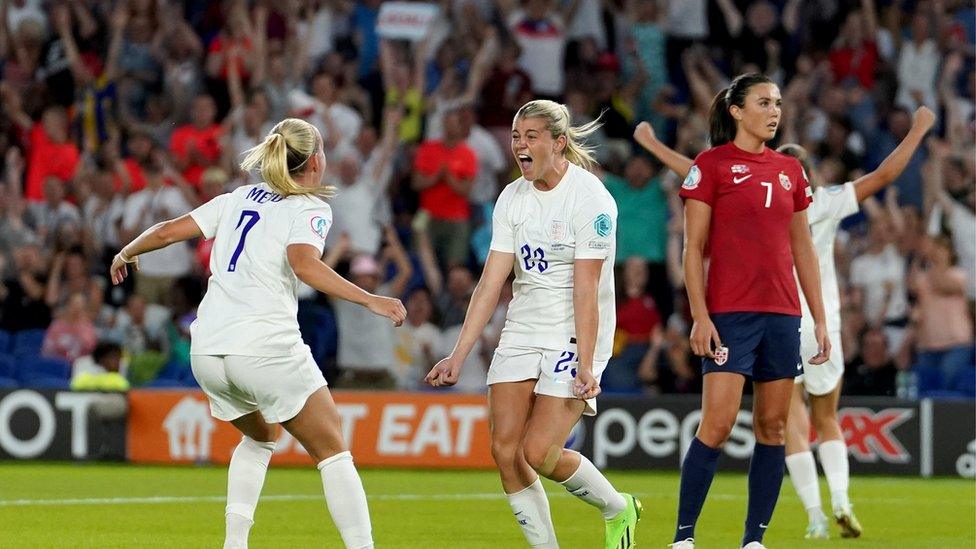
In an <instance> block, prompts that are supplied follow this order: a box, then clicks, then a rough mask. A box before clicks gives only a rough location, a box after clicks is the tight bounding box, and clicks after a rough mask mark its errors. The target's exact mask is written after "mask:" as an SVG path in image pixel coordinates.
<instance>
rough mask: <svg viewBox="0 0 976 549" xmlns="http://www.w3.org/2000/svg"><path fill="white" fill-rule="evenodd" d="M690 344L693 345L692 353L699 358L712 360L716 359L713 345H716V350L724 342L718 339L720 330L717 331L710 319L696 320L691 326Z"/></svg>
mask: <svg viewBox="0 0 976 549" xmlns="http://www.w3.org/2000/svg"><path fill="white" fill-rule="evenodd" d="M688 343H689V344H690V345H691V352H693V353H695V354H696V355H697V356H703V357H706V358H712V359H714V358H715V353H714V352H713V347H712V343H714V344H715V347H714V349H718V348H719V347H721V346H722V340H721V339H719V337H718V330H716V329H715V324H712V319H711V318H708V317H705V318H702V319H699V320H695V323H694V324H692V325H691V335H690V336H688Z"/></svg>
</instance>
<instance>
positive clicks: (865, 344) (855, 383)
mask: <svg viewBox="0 0 976 549" xmlns="http://www.w3.org/2000/svg"><path fill="white" fill-rule="evenodd" d="M860 350H861V352H860V354H858V355H857V356H856V357H854V360H852V361H851V363H850V364H848V365H847V367H846V369H845V371H844V392H845V393H846V394H848V395H868V396H895V389H896V387H895V385H896V378H897V376H898V369H897V368H896V367H895V363H894V361H892V359H891V355H890V354H889V353H888V342H887V341H886V340H885V333H884V331H883V330H881V329H879V328H870V329H868V330H867V331H865V332H864V334H863V335H862V336H861V344H860Z"/></svg>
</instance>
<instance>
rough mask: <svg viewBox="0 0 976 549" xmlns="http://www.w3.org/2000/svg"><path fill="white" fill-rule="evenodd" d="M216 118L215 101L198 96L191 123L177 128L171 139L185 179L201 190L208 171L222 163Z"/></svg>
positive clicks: (171, 144) (170, 143)
mask: <svg viewBox="0 0 976 549" xmlns="http://www.w3.org/2000/svg"><path fill="white" fill-rule="evenodd" d="M216 117H217V106H216V105H215V104H214V100H213V98H212V97H210V96H209V95H206V94H201V95H198V96H197V97H196V98H195V99H194V100H193V105H192V106H191V107H190V118H191V120H192V121H191V123H189V124H184V125H182V126H180V127H178V128H176V131H174V132H173V136H172V138H170V142H169V149H170V152H172V153H173V157H174V158H175V159H176V162H177V165H178V167H179V169H180V171H182V172H183V177H184V178H185V179H186V180H187V181H189V182H190V183H191V184H192V185H193V186H194V187H197V188H199V187H200V178H201V176H202V175H203V172H204V170H206V169H207V168H209V167H210V166H213V165H216V164H217V162H219V161H220V155H221V146H220V136H221V128H220V125H219V124H216V123H215V119H216Z"/></svg>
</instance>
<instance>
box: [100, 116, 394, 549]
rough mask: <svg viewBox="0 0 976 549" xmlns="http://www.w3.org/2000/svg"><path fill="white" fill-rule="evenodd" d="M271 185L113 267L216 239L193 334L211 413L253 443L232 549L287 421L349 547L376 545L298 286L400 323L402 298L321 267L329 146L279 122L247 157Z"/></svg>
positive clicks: (116, 271)
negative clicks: (303, 329)
mask: <svg viewBox="0 0 976 549" xmlns="http://www.w3.org/2000/svg"><path fill="white" fill-rule="evenodd" d="M256 167H259V168H260V171H261V176H262V178H263V180H264V182H263V183H260V184H257V185H245V186H243V187H240V188H238V189H236V190H235V191H233V192H231V193H227V194H222V195H220V196H218V197H216V198H214V199H213V200H211V201H209V202H207V203H206V204H204V205H202V206H200V207H199V208H197V209H195V210H193V211H192V212H190V213H189V214H186V215H183V216H180V217H178V218H176V219H172V220H169V221H164V222H162V223H158V224H156V225H154V226H152V227H150V228H149V229H147V230H146V231H145V232H143V233H142V234H141V235H139V236H138V237H136V239H135V240H133V241H132V242H130V243H129V244H128V245H126V246H125V247H123V248H122V250H121V251H120V252H119V253H118V254H117V255H116V256H115V258H114V259H113V261H112V267H111V273H110V274H111V277H112V282H113V283H115V284H119V283H120V282H122V280H123V279H124V278H125V277H126V276H127V274H128V267H129V266H130V265H131V266H132V267H133V268H134V269H136V270H138V265H139V263H138V256H139V255H140V254H144V253H146V252H150V251H152V250H157V249H160V248H163V247H166V246H169V245H170V244H174V243H177V242H182V241H184V240H190V239H193V238H214V239H215V240H214V245H213V252H212V254H211V256H210V270H211V272H212V273H213V274H212V275H211V277H210V280H209V283H208V286H207V293H206V295H205V296H204V298H203V301H201V303H200V307H199V309H198V313H197V319H196V321H194V323H193V325H192V326H191V329H190V331H191V344H190V355H191V357H190V361H191V365H192V368H193V375H194V377H196V379H197V381H198V382H199V383H200V388H201V389H203V391H204V392H205V393H206V394H207V397H208V398H209V400H210V411H211V414H212V415H213V416H214V417H215V418H217V419H219V420H222V421H228V422H230V423H231V424H233V425H234V427H236V428H237V429H238V430H239V431H240V432H241V433H242V434H243V435H244V436H243V437H242V439H241V443H240V444H239V445H238V446H237V448H236V449H235V450H234V453H233V455H232V456H231V459H230V467H229V470H228V475H227V476H228V479H227V508H226V515H225V516H226V523H227V524H226V526H227V530H226V536H225V539H224V548H225V549H240V548H246V547H247V539H248V534H249V531H250V528H251V525H252V524H253V521H254V509H255V507H256V506H257V502H258V498H259V497H260V495H261V487H262V486H263V484H264V477H265V473H266V472H267V469H268V462H269V461H270V460H271V455H272V453H274V449H275V440H276V439H277V437H278V427H277V425H276V424H281V426H282V427H284V428H285V429H286V430H287V431H288V432H289V433H291V434H292V435H293V436H294V437H295V438H296V439H297V440H298V441H299V442H301V444H302V446H304V447H305V449H306V450H308V453H309V456H311V458H312V459H313V460H314V461H315V463H317V464H318V465H317V466H318V469H319V471H320V472H321V477H322V483H323V486H324V487H325V499H326V503H327V505H328V508H329V512H330V513H331V515H332V520H333V521H334V522H335V525H336V528H337V529H338V530H339V533H340V534H341V536H342V540H343V542H344V543H345V546H346V547H348V548H357V549H362V548H372V547H373V538H372V528H371V525H370V519H369V509H368V508H367V505H366V494H365V492H364V491H363V486H362V483H361V482H360V479H359V473H358V472H357V471H356V468H355V466H354V465H353V461H352V455H351V454H350V453H349V450H348V448H347V447H346V443H345V441H344V440H343V438H342V428H341V426H340V422H339V414H338V411H337V410H336V405H335V402H333V400H332V395H331V394H330V393H329V389H328V388H327V387H326V382H325V379H324V378H323V377H322V373H321V371H319V368H318V366H317V365H316V364H315V361H314V359H313V358H312V354H311V352H310V351H309V348H308V347H307V346H306V345H305V344H304V343H302V338H301V334H300V333H299V331H298V321H297V318H296V315H297V312H298V298H297V292H298V288H299V282H300V281H301V282H304V283H305V284H308V285H309V286H311V287H312V288H315V289H316V290H318V291H320V292H323V293H326V294H329V295H331V296H334V297H337V298H340V299H346V300H348V301H351V302H354V303H358V304H360V305H363V306H365V307H367V308H368V309H369V310H370V311H372V312H373V313H375V314H378V315H381V316H384V317H386V318H389V319H390V321H391V322H393V323H394V324H396V325H397V326H399V325H400V324H401V323H403V320H404V319H405V318H406V310H405V309H404V307H403V305H402V304H401V303H400V301H399V300H397V299H392V298H387V297H381V296H377V295H372V294H369V293H367V292H366V291H364V290H362V289H360V288H359V287H357V286H355V285H354V284H352V283H351V282H349V281H347V280H345V279H343V278H342V277H340V276H339V275H338V274H336V272H335V271H333V270H332V269H330V268H329V267H328V266H327V265H326V264H325V263H323V262H322V260H321V257H322V250H323V247H324V243H325V237H326V235H327V233H328V231H329V228H330V227H331V225H332V209H331V208H330V207H329V205H328V204H326V203H325V201H324V200H322V197H325V196H328V195H329V194H331V190H332V189H331V188H330V187H324V186H322V178H323V175H324V173H325V153H324V152H323V150H322V137H321V136H320V135H319V132H318V130H316V129H315V127H314V126H312V125H310V124H309V123H307V122H305V121H303V120H298V119H295V118H287V119H285V120H283V121H281V122H279V123H278V124H277V125H276V126H274V128H272V130H271V132H270V133H269V134H268V135H267V137H265V138H264V141H263V142H261V143H260V144H258V145H257V146H255V147H254V148H252V149H250V150H249V151H248V152H247V155H246V157H245V158H244V161H243V162H242V164H241V168H242V169H244V170H245V171H250V170H251V169H253V168H256Z"/></svg>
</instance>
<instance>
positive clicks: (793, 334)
mask: <svg viewBox="0 0 976 549" xmlns="http://www.w3.org/2000/svg"><path fill="white" fill-rule="evenodd" d="M781 102H782V101H781V96H780V91H779V88H778V87H777V86H776V84H774V83H773V82H772V80H770V79H769V78H767V77H766V76H763V75H761V74H744V75H741V76H739V77H737V78H736V79H735V80H733V81H732V83H731V85H730V86H729V88H727V89H725V90H722V91H721V92H719V94H718V95H717V96H716V97H715V100H714V101H713V103H712V107H711V112H710V115H709V134H710V135H709V137H710V140H711V145H712V148H710V149H708V150H706V151H704V152H702V153H701V154H700V155H698V158H696V159H695V164H694V166H692V167H691V170H690V171H689V172H688V176H687V177H686V178H685V180H684V183H682V185H681V193H680V194H681V197H682V198H683V199H684V208H685V249H684V272H685V286H686V288H687V290H688V301H689V303H690V305H691V313H692V317H693V319H694V325H693V326H692V329H691V337H690V344H691V348H692V351H694V353H695V354H696V355H699V356H702V357H703V359H702V373H703V377H704V382H703V389H702V418H701V425H700V426H699V428H698V432H697V434H696V437H695V439H694V440H693V441H692V443H691V446H690V447H689V449H688V452H687V454H686V455H685V459H684V462H683V464H682V470H681V494H680V498H679V503H678V524H677V529H676V532H675V536H674V542H675V547H678V548H680V549H687V548H692V547H694V530H695V522H696V521H697V520H698V515H699V514H700V512H701V508H702V505H703V504H704V502H705V497H706V495H707V494H708V487H709V485H710V484H711V482H712V478H713V477H714V475H715V469H716V467H717V462H718V456H719V454H720V452H721V447H722V445H723V444H724V443H725V441H726V439H727V438H728V436H729V433H730V432H731V430H732V425H733V424H734V422H735V418H736V414H737V413H738V411H739V404H740V400H741V397H742V389H743V386H744V384H745V382H746V378H751V380H752V382H753V389H754V390H753V392H754V395H755V397H754V401H753V429H754V431H755V435H756V446H755V450H754V451H753V457H752V463H751V465H750V467H749V509H748V514H747V517H746V523H745V535H744V536H743V539H742V546H743V547H745V548H747V549H759V548H762V547H763V545H762V538H763V534H764V533H765V530H766V528H767V527H768V526H769V522H770V519H771V518H772V516H773V509H774V508H775V507H776V499H777V497H778V496H779V491H780V486H781V485H782V482H783V470H784V458H785V436H786V435H785V427H786V418H787V413H788V411H789V407H790V397H791V395H792V391H793V378H794V377H796V376H797V375H800V374H802V373H803V363H802V362H803V361H802V359H801V357H800V300H799V294H798V292H797V287H796V282H795V279H794V277H793V268H794V266H795V267H796V273H797V276H798V278H799V281H800V286H801V287H802V288H803V293H804V296H805V297H806V299H807V302H808V303H809V304H810V310H811V312H812V314H813V318H814V323H815V325H816V327H815V333H816V341H817V345H818V353H817V355H816V356H814V357H806V358H808V359H809V362H810V364H821V363H823V362H824V361H825V360H826V359H827V357H828V356H830V342H829V340H828V337H827V329H826V317H825V314H824V307H823V301H822V299H821V294H820V272H819V266H818V262H817V256H816V252H815V251H814V248H813V242H812V240H811V237H810V229H809V225H808V223H807V214H806V208H807V206H808V205H809V204H810V202H811V196H812V194H813V193H812V191H811V189H810V184H809V183H808V182H807V178H806V174H805V173H804V172H803V169H802V168H801V167H800V163H799V162H798V161H797V160H796V159H795V158H793V157H790V156H787V155H784V154H781V153H778V152H776V151H774V150H773V149H770V148H768V147H766V142H767V141H768V140H770V139H772V138H773V136H775V135H776V129H777V126H778V124H779V120H780V114H781V112H780V105H781ZM706 243H707V249H708V252H707V254H706ZM706 256H707V257H708V269H707V276H706V268H705V257H706Z"/></svg>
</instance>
